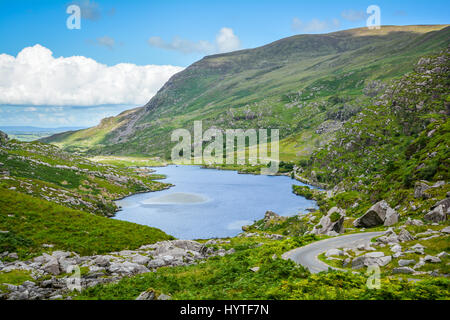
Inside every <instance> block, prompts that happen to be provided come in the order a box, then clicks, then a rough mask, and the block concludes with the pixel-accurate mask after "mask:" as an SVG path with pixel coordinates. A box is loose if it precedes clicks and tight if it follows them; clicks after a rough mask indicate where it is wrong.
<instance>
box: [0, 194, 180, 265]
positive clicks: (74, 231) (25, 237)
mask: <svg viewBox="0 0 450 320" xmlns="http://www.w3.org/2000/svg"><path fill="white" fill-rule="evenodd" d="M0 195H1V196H0V212H1V213H2V214H1V215H0V230H7V231H9V232H8V233H0V248H1V250H0V251H9V252H17V253H18V254H19V256H20V258H22V259H24V258H27V257H30V256H33V255H38V254H40V253H42V252H44V251H46V250H48V249H45V248H44V247H43V246H42V245H43V244H51V245H54V247H53V249H54V250H66V251H74V252H77V253H79V254H81V255H93V254H102V253H108V252H112V251H118V250H124V249H136V248H138V247H140V246H142V245H144V244H151V243H154V242H157V241H162V240H169V239H173V237H171V236H168V235H167V234H165V233H164V232H162V231H161V230H159V229H156V228H151V227H146V226H142V225H138V224H134V223H129V222H125V221H119V220H113V219H108V218H104V217H100V216H95V215H92V214H90V213H87V212H83V211H79V210H73V209H70V208H67V207H63V206H60V205H57V204H54V203H52V202H49V201H45V200H41V199H37V198H34V197H31V196H28V195H24V194H21V193H18V192H15V191H10V190H7V189H3V188H2V189H0Z"/></svg>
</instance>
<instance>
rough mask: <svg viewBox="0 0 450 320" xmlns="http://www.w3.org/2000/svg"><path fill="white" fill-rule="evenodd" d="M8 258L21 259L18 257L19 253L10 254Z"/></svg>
mask: <svg viewBox="0 0 450 320" xmlns="http://www.w3.org/2000/svg"><path fill="white" fill-rule="evenodd" d="M8 258H10V259H15V260H17V259H19V256H18V255H17V253H15V252H11V253H9V254H8Z"/></svg>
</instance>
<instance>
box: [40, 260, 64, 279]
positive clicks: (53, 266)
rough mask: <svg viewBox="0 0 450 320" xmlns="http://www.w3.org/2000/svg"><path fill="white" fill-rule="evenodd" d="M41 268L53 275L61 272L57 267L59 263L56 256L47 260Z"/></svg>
mask: <svg viewBox="0 0 450 320" xmlns="http://www.w3.org/2000/svg"><path fill="white" fill-rule="evenodd" d="M42 269H43V270H44V271H45V272H47V273H50V274H53V275H55V276H57V275H59V274H60V273H61V271H60V269H59V263H58V260H57V259H56V258H53V259H51V260H50V261H49V262H47V263H46V264H45V265H44V266H43V267H42Z"/></svg>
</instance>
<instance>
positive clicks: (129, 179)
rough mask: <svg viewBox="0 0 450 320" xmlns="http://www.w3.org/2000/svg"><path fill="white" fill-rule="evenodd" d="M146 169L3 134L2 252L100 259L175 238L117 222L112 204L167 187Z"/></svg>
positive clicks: (0, 159)
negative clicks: (60, 252)
mask: <svg viewBox="0 0 450 320" xmlns="http://www.w3.org/2000/svg"><path fill="white" fill-rule="evenodd" d="M159 178H161V176H160V175H152V174H149V173H148V172H146V171H145V170H139V169H130V168H125V167H116V166H113V165H105V164H101V163H96V162H92V161H89V160H87V159H85V158H83V157H80V156H76V155H73V154H69V153H66V152H64V151H61V150H60V149H59V148H57V147H55V146H52V145H47V144H44V143H40V142H30V143H28V142H19V141H17V140H11V141H9V140H8V138H7V137H6V135H4V134H3V133H2V132H0V253H4V252H10V253H11V252H15V253H17V254H18V255H19V257H20V258H24V259H25V258H27V257H29V256H33V255H37V254H40V253H42V252H44V251H49V250H50V251H52V250H70V251H74V252H77V253H79V254H84V255H89V254H96V253H97V254H100V253H106V252H111V251H115V250H123V249H135V248H137V247H139V246H141V245H144V244H149V243H154V242H157V241H161V240H167V239H172V237H170V236H168V235H167V234H165V233H164V232H162V231H161V230H158V229H155V228H150V227H146V226H141V225H137V224H133V223H128V222H123V221H118V220H112V219H109V218H106V217H105V216H112V215H113V214H114V213H115V212H116V211H117V209H118V208H117V206H116V204H115V203H114V202H113V200H116V199H118V198H121V197H124V196H127V195H130V194H133V193H137V192H148V191H154V190H161V189H164V188H167V187H168V186H169V185H167V184H164V183H161V182H157V181H154V179H159Z"/></svg>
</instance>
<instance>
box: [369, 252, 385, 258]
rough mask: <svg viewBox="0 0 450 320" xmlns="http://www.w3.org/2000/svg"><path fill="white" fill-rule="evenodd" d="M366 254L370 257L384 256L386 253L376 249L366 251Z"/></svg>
mask: <svg viewBox="0 0 450 320" xmlns="http://www.w3.org/2000/svg"><path fill="white" fill-rule="evenodd" d="M364 256H365V257H368V258H380V257H384V253H383V252H380V251H375V252H369V253H366V254H365V255H364Z"/></svg>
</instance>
